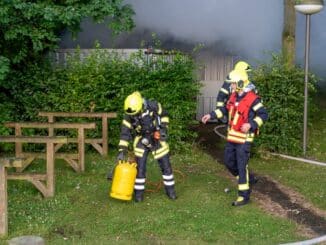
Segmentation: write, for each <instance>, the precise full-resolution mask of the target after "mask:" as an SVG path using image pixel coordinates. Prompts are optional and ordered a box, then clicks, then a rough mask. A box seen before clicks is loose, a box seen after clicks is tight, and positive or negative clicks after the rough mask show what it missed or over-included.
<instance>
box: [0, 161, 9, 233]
mask: <svg viewBox="0 0 326 245" xmlns="http://www.w3.org/2000/svg"><path fill="white" fill-rule="evenodd" d="M7 195H8V193H7V170H6V168H5V166H3V165H1V164H0V236H6V235H7V233H8V213H7V205H8V204H7V198H8V196H7Z"/></svg>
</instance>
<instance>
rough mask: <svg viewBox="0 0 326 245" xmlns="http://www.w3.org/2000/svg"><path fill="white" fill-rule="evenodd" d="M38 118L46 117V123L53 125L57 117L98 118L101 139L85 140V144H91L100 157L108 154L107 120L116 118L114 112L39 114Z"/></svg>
mask: <svg viewBox="0 0 326 245" xmlns="http://www.w3.org/2000/svg"><path fill="white" fill-rule="evenodd" d="M38 115H39V116H42V117H47V118H48V122H50V123H53V122H55V119H56V118H58V117H61V118H63V117H65V118H100V119H101V121H102V137H101V138H86V139H85V143H88V144H91V145H92V146H93V147H94V148H95V149H96V150H97V151H98V152H99V153H100V154H101V155H102V156H107V154H108V119H112V118H116V117H117V113H115V112H39V113H38ZM53 135H54V132H53V129H52V130H51V129H50V130H49V136H53Z"/></svg>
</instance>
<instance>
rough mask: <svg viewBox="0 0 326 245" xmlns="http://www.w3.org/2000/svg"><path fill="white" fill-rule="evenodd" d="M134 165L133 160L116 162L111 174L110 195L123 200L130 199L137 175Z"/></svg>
mask: <svg viewBox="0 0 326 245" xmlns="http://www.w3.org/2000/svg"><path fill="white" fill-rule="evenodd" d="M136 166H137V164H136V163H135V162H128V161H119V162H118V164H117V166H116V167H115V170H114V174H113V180H112V186H111V193H110V196H111V197H113V198H116V199H120V200H125V201H130V200H131V199H132V194H133V192H134V185H135V180H136V175H137V168H136Z"/></svg>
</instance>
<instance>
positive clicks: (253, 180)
mask: <svg viewBox="0 0 326 245" xmlns="http://www.w3.org/2000/svg"><path fill="white" fill-rule="evenodd" d="M258 181H259V179H258V178H257V177H255V176H254V175H253V174H249V185H255V184H257V182H258Z"/></svg>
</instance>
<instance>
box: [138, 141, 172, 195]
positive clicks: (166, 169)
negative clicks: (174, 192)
mask: <svg viewBox="0 0 326 245" xmlns="http://www.w3.org/2000/svg"><path fill="white" fill-rule="evenodd" d="M163 145H164V144H163ZM137 149H138V152H139V150H140V149H142V150H143V151H142V154H141V156H140V155H136V161H137V176H136V181H135V187H134V189H135V191H144V190H145V182H146V163H147V157H148V154H149V153H150V152H152V149H150V148H147V147H145V146H143V145H142V144H141V143H140V142H137V144H136V149H135V150H137ZM159 149H162V147H161V148H160V147H159V148H158V150H159ZM152 153H153V152H152ZM153 155H154V158H155V153H153ZM155 159H157V161H158V164H159V166H160V168H161V171H162V177H163V183H164V186H165V189H166V190H168V189H173V188H174V184H175V182H174V176H173V172H172V167H171V163H170V157H169V154H168V153H166V154H164V155H163V156H161V157H160V158H155Z"/></svg>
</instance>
